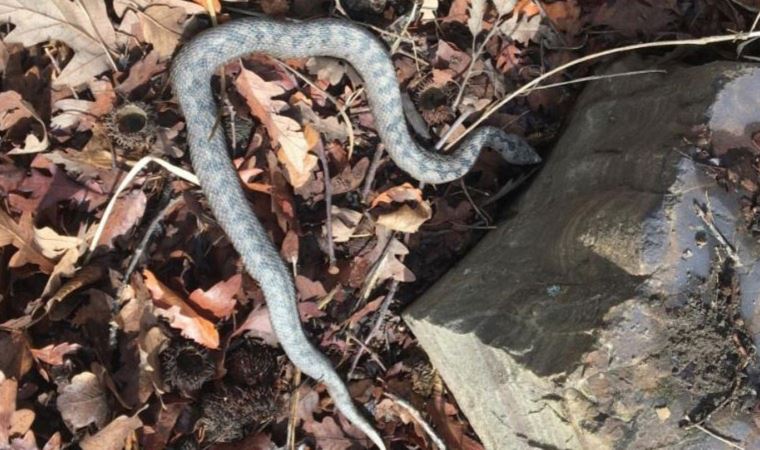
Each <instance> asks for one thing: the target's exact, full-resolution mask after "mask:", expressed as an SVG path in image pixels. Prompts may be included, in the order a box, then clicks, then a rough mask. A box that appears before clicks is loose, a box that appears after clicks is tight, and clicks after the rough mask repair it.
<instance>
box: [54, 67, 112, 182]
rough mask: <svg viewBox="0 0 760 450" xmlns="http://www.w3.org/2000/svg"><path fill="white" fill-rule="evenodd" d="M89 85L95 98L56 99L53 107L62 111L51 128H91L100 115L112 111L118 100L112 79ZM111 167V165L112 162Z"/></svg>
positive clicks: (79, 129) (81, 129)
mask: <svg viewBox="0 0 760 450" xmlns="http://www.w3.org/2000/svg"><path fill="white" fill-rule="evenodd" d="M87 86H88V88H89V90H90V93H91V94H92V95H93V97H95V100H94V101H90V100H82V99H76V98H64V99H61V100H58V101H56V102H55V104H54V106H53V109H54V110H55V111H60V112H59V113H58V114H56V115H55V116H54V117H53V118H52V119H50V128H52V129H53V130H70V129H74V128H76V130H77V131H85V130H89V129H91V128H92V127H93V125H94V124H95V123H97V122H98V119H99V118H100V117H102V116H104V115H106V114H108V113H109V112H111V110H112V109H113V104H114V102H115V101H116V92H114V90H113V85H111V81H109V80H92V81H90V82H89V83H87ZM109 162H110V160H109ZM109 167H111V166H110V164H109Z"/></svg>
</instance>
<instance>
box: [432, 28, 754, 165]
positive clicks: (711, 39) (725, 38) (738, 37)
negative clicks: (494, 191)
mask: <svg viewBox="0 0 760 450" xmlns="http://www.w3.org/2000/svg"><path fill="white" fill-rule="evenodd" d="M757 37H760V31H753V32H749V33H736V34H729V35H720V36H708V37H704V38H699V39H682V40H671V41H661V42H648V43H644V44H633V45H626V46H624V47H618V48H612V49H609V50H605V51H602V52H599V53H593V54H591V55H586V56H584V57H582V58H578V59H576V60H573V61H570V62H568V63H566V64H563V65H561V66H559V67H557V68H555V69H552V70H550V71H548V72H546V73H545V74H543V75H541V76H540V77H537V78H535V79H533V80H531V81H530V82H528V83H526V84H525V85H523V86H522V87H520V88H519V89H517V90H516V91H514V92H513V93H511V94H510V95H508V96H506V97H504V98H503V99H501V100H499V101H498V102H496V103H494V104H493V105H492V106H491V107H490V108H488V111H486V112H485V113H483V115H481V116H480V117H479V118H478V119H477V120H476V121H475V122H473V123H472V125H470V126H469V127H467V129H466V130H465V131H464V133H462V134H461V135H459V137H457V138H456V139H455V140H454V141H453V142H451V143H449V144H448V145H447V146H446V149H447V150H448V149H450V148H452V147H454V146H455V145H456V144H457V143H458V142H459V141H460V140H461V139H462V138H464V137H465V136H466V135H467V134H469V133H471V132H472V131H473V130H474V129H475V128H477V127H478V126H479V125H480V124H481V123H483V121H485V120H486V119H487V118H489V117H491V115H492V114H494V113H495V112H496V111H498V110H499V109H500V108H501V107H502V106H504V105H506V104H507V103H509V102H510V101H512V100H513V99H514V98H515V97H517V96H519V95H522V94H524V93H526V92H529V91H530V90H531V89H532V88H534V87H536V86H538V85H539V84H540V83H541V82H542V81H544V80H546V79H548V78H550V77H552V76H554V75H556V74H558V73H560V72H563V71H565V70H567V69H569V68H570V67H574V66H577V65H579V64H582V63H584V62H587V61H593V60H595V59H599V58H602V57H604V56H609V55H614V54H617V53H624V52H630V51H633V50H638V49H642V48H654V47H670V46H674V45H709V44H715V43H719V42H732V41H733V42H735V41H746V40H748V39H753V38H757Z"/></svg>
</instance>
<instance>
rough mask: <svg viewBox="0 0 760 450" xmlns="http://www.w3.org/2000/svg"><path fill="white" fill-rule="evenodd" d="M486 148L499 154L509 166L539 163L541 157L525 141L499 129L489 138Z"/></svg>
mask: <svg viewBox="0 0 760 450" xmlns="http://www.w3.org/2000/svg"><path fill="white" fill-rule="evenodd" d="M488 146H489V147H491V148H492V149H494V150H496V151H497V152H499V154H500V155H501V157H502V158H504V160H505V161H507V162H508V163H510V164H514V165H517V166H527V165H531V164H538V163H540V162H541V157H540V156H539V155H538V153H536V151H535V150H533V147H531V146H530V144H528V143H527V142H526V141H525V139H523V138H521V137H519V136H516V135H514V134H509V133H506V132H505V131H502V130H499V129H495V131H494V132H493V133H491V135H490V136H489V141H488Z"/></svg>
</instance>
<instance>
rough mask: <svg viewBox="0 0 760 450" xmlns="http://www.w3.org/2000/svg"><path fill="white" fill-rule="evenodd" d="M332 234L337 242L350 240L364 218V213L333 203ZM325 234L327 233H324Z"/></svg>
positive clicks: (331, 211) (331, 212)
mask: <svg viewBox="0 0 760 450" xmlns="http://www.w3.org/2000/svg"><path fill="white" fill-rule="evenodd" d="M330 214H331V215H332V219H333V220H332V236H333V241H334V242H336V243H340V242H348V241H349V239H351V238H352V237H353V235H354V231H355V230H356V228H357V227H358V226H359V223H360V222H361V220H362V217H363V215H362V213H360V212H359V211H354V210H352V209H348V208H341V207H338V206H335V205H332V209H331V210H330ZM323 234H325V233H323Z"/></svg>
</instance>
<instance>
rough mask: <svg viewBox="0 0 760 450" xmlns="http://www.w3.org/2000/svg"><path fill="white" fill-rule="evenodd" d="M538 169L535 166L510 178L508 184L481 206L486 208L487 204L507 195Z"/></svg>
mask: <svg viewBox="0 0 760 450" xmlns="http://www.w3.org/2000/svg"><path fill="white" fill-rule="evenodd" d="M536 171H538V168H537V167H536V168H533V169H532V170H529V171H528V172H526V173H523V174H521V175H520V176H519V177H517V178H514V179H511V180H509V181H508V182H507V184H505V185H504V186H502V188H501V189H499V192H497V193H496V194H494V195H492V196H490V197H488V198H487V199H486V200H484V201H483V203H481V204H480V207H481V208H485V207H486V206H488V205H490V204H491V203H493V202H495V201H497V200H499V199H501V198H502V197H504V196H505V195H507V194H509V193H510V192H512V191H514V190H515V189H517V187H518V186H520V185H521V184H523V183H524V182H525V180H527V179H528V178H530V177H531V176H532V175H533V174H534V173H536Z"/></svg>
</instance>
